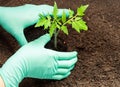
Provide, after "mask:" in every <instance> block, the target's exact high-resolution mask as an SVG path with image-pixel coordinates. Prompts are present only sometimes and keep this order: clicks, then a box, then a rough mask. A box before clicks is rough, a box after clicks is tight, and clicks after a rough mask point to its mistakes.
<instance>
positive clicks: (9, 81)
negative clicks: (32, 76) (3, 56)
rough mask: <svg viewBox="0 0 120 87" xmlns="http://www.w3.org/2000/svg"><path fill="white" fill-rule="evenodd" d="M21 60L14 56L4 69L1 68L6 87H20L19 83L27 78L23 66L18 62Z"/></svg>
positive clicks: (0, 71) (0, 72) (0, 74)
mask: <svg viewBox="0 0 120 87" xmlns="http://www.w3.org/2000/svg"><path fill="white" fill-rule="evenodd" d="M19 59H20V58H18V57H16V55H13V56H12V57H11V58H9V59H8V61H7V62H6V63H5V64H4V65H3V66H2V68H0V76H1V77H2V79H3V81H4V84H5V87H18V86H19V83H20V82H21V81H22V80H23V78H24V77H25V74H24V72H23V67H22V66H23V65H22V64H21V63H20V62H19V61H18V62H17V61H16V60H19Z"/></svg>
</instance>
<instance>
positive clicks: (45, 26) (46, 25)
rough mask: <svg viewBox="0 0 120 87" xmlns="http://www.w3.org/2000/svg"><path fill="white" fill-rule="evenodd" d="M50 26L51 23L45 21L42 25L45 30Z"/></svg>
mask: <svg viewBox="0 0 120 87" xmlns="http://www.w3.org/2000/svg"><path fill="white" fill-rule="evenodd" d="M50 25H51V21H50V20H46V22H45V24H44V29H47V28H48V27H50Z"/></svg>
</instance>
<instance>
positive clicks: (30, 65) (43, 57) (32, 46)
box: [0, 34, 77, 87]
mask: <svg viewBox="0 0 120 87" xmlns="http://www.w3.org/2000/svg"><path fill="white" fill-rule="evenodd" d="M49 40H50V35H49V34H46V35H44V36H41V37H40V38H39V39H37V40H35V41H32V42H30V43H28V44H26V45H24V46H22V47H21V48H20V49H19V50H18V51H17V52H16V53H15V54H14V55H13V56H12V57H11V58H9V59H8V61H7V62H6V63H5V64H4V65H3V67H2V68H1V69H0V75H1V77H2V78H3V80H4V82H5V85H6V87H18V84H19V83H20V82H21V80H22V79H23V78H25V77H32V78H39V79H55V80H61V79H63V78H66V77H67V76H69V75H70V73H71V70H72V69H73V68H74V66H75V63H76V62H77V52H76V51H75V52H58V51H53V50H50V49H46V48H44V46H45V44H46V43H47V42H48V41H49Z"/></svg>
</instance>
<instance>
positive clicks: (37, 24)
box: [35, 17, 46, 27]
mask: <svg viewBox="0 0 120 87" xmlns="http://www.w3.org/2000/svg"><path fill="white" fill-rule="evenodd" d="M45 22H46V18H45V17H44V18H43V17H42V18H40V19H39V21H38V22H37V23H36V25H35V27H40V26H43V25H44V24H45Z"/></svg>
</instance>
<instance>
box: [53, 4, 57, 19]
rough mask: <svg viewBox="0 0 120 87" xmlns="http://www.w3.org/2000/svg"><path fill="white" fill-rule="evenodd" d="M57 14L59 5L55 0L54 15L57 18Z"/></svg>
mask: <svg viewBox="0 0 120 87" xmlns="http://www.w3.org/2000/svg"><path fill="white" fill-rule="evenodd" d="M57 14H58V7H57V4H56V2H54V9H53V17H54V18H55V19H57Z"/></svg>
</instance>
